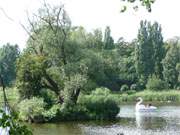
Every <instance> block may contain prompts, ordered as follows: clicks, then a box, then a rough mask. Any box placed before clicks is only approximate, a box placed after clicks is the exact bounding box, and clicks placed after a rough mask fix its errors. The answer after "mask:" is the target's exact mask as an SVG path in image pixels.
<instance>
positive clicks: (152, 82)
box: [146, 75, 168, 91]
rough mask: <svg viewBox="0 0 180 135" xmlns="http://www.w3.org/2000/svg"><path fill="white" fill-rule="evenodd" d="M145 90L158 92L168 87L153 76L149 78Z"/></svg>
mask: <svg viewBox="0 0 180 135" xmlns="http://www.w3.org/2000/svg"><path fill="white" fill-rule="evenodd" d="M146 88H147V89H149V90H156V91H160V90H164V89H168V85H167V83H166V82H165V81H163V80H161V79H159V78H157V77H156V76H155V75H153V76H152V77H149V79H148V82H147V84H146Z"/></svg>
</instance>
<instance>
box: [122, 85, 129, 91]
mask: <svg viewBox="0 0 180 135" xmlns="http://www.w3.org/2000/svg"><path fill="white" fill-rule="evenodd" d="M120 90H121V92H125V91H127V90H129V87H128V86H127V85H126V84H124V85H122V86H121V89H120Z"/></svg>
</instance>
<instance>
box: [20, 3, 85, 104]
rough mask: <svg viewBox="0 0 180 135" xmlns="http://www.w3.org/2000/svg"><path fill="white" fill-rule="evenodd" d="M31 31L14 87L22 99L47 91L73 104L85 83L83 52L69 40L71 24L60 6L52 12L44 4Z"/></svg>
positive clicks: (31, 24)
mask: <svg viewBox="0 0 180 135" xmlns="http://www.w3.org/2000/svg"><path fill="white" fill-rule="evenodd" d="M32 18H33V21H31V19H30V18H29V17H28V20H29V26H30V29H27V28H26V27H24V26H23V27H24V29H25V30H26V31H27V33H28V34H29V40H28V42H27V49H26V50H25V52H24V53H23V54H22V56H21V57H20V58H19V60H18V62H17V69H18V70H17V82H18V83H17V84H18V87H19V89H20V93H21V97H23V98H31V97H32V96H37V95H38V94H39V93H40V91H41V90H42V89H48V90H51V91H53V92H55V94H56V95H58V96H59V102H60V103H65V101H66V102H72V103H76V101H77V99H78V96H79V94H80V91H81V90H82V87H83V86H84V84H85V83H86V80H87V77H86V70H87V67H86V65H83V64H82V63H81V59H82V55H83V53H82V52H83V51H82V50H81V48H80V47H79V46H78V44H77V43H74V42H73V41H72V40H71V35H72V34H71V21H70V19H69V17H68V15H67V13H66V11H65V10H64V7H63V6H59V7H54V8H52V7H51V6H49V5H48V4H46V3H44V7H43V8H41V9H40V10H39V12H38V13H37V14H33V17H32Z"/></svg>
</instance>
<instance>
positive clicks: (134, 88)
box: [130, 84, 140, 90]
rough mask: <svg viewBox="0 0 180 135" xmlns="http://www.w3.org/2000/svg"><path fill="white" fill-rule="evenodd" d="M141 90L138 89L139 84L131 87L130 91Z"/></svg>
mask: <svg viewBox="0 0 180 135" xmlns="http://www.w3.org/2000/svg"><path fill="white" fill-rule="evenodd" d="M139 89H140V88H139V87H138V85H137V84H132V85H131V87H130V90H139Z"/></svg>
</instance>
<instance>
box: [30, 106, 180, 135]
mask: <svg viewBox="0 0 180 135" xmlns="http://www.w3.org/2000/svg"><path fill="white" fill-rule="evenodd" d="M31 127H32V128H33V129H34V135H117V134H120V133H123V134H124V135H180V106H175V105H165V106H164V105H163V106H162V105H160V106H158V111H157V112H153V113H140V114H136V113H135V109H134V105H123V106H121V111H120V114H119V115H118V119H117V120H116V121H98V122H97V121H91V122H62V123H58V124H39V125H37V124H34V125H31Z"/></svg>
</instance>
